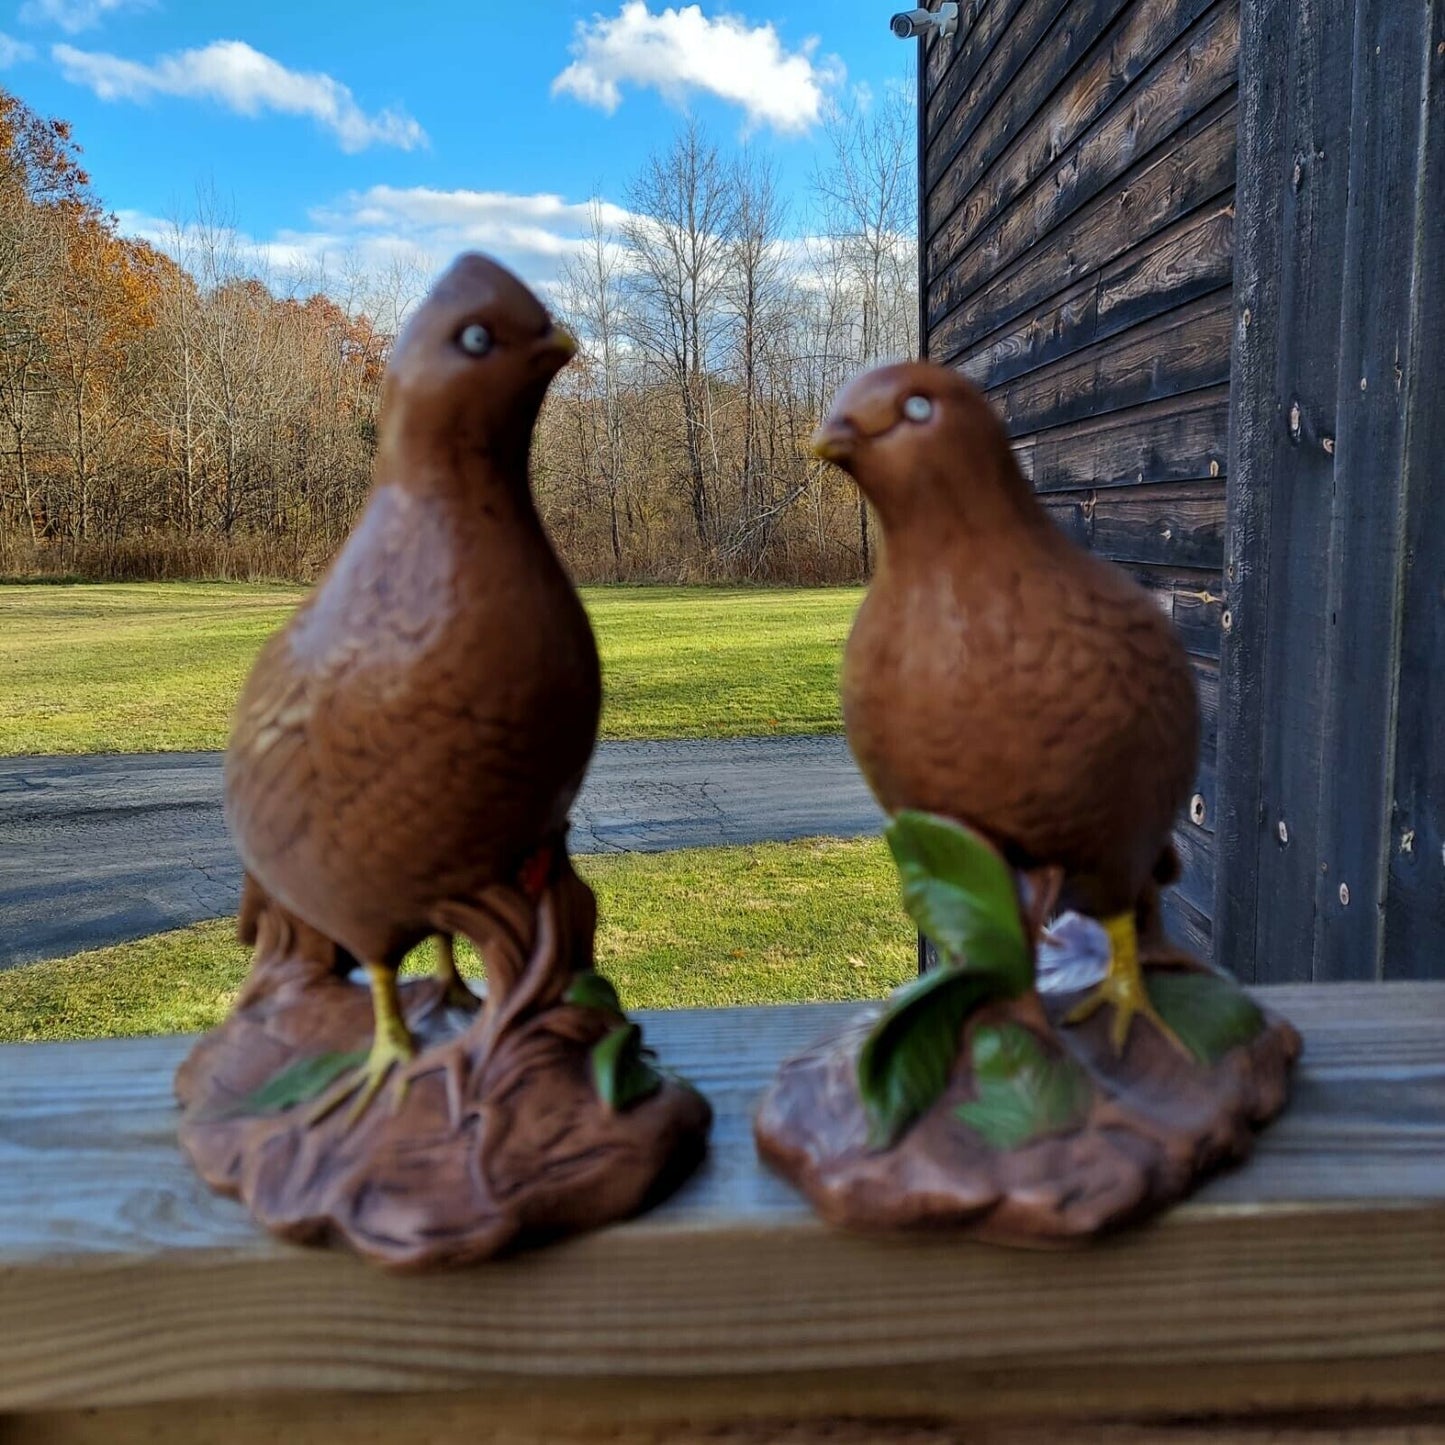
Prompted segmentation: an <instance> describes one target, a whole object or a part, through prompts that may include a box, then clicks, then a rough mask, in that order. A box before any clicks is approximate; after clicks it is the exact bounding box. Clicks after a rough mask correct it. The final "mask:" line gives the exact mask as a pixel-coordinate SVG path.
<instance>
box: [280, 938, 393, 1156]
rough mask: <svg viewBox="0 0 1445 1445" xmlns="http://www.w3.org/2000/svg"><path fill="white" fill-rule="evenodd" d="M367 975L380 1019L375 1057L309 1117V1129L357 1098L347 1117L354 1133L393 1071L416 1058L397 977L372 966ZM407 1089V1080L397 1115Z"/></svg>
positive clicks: (374, 1043) (332, 1091)
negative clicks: (403, 1012)
mask: <svg viewBox="0 0 1445 1445" xmlns="http://www.w3.org/2000/svg"><path fill="white" fill-rule="evenodd" d="M366 971H367V973H368V974H369V975H370V977H371V996H372V1010H373V1012H374V1014H375V1018H376V1024H375V1028H374V1030H373V1033H372V1039H371V1053H370V1054H369V1055H368V1056H367V1060H366V1062H365V1063H364V1064H363V1065H362V1066H361V1067H360V1068H359V1069H356V1070H355V1071H354V1072H352V1073H350V1074H347V1075H345V1076H344V1077H343V1078H342V1079H341V1081H340V1082H339V1083H338V1084H336V1085H335V1086H334V1087H333V1088H332V1089H330V1090H329V1091H328V1092H327V1093H326V1094H325V1095H323V1096H322V1098H321V1099H320V1100H319V1101H318V1102H317V1103H316V1104H315V1105H314V1106H313V1107H312V1109H311V1112H310V1113H309V1114H307V1116H306V1123H307V1125H308V1126H310V1125H314V1124H319V1123H320V1122H321V1121H322V1120H323V1119H326V1118H329V1117H330V1116H331V1115H332V1114H334V1113H335V1112H336V1111H337V1110H338V1109H339V1108H340V1107H341V1106H342V1105H343V1104H344V1103H345V1102H346V1101H347V1100H348V1099H350V1098H351V1097H352V1096H353V1095H355V1096H356V1102H355V1103H354V1104H353V1105H352V1106H351V1110H350V1112H349V1113H348V1114H347V1116H346V1127H347V1128H348V1129H350V1128H351V1127H352V1126H353V1125H354V1124H355V1123H356V1121H357V1120H358V1119H360V1118H361V1116H362V1115H363V1114H364V1113H366V1111H367V1110H368V1109H369V1108H370V1107H371V1105H372V1103H373V1102H374V1101H375V1099H376V1096H377V1095H378V1094H379V1093H380V1092H381V1090H382V1088H383V1086H384V1085H385V1084H386V1081H387V1079H388V1078H390V1076H391V1072H392V1070H393V1069H395V1068H397V1067H398V1066H401V1067H405V1066H406V1065H407V1064H409V1063H410V1062H411V1061H412V1060H413V1059H414V1058H415V1057H416V1044H415V1043H414V1042H413V1041H412V1037H411V1031H410V1030H409V1029H408V1028H407V1026H406V1019H405V1018H404V1017H403V1016H402V1011H401V999H400V996H399V995H398V993H397V988H396V974H395V973H394V972H392V970H391V969H389V968H386V967H384V966H383V965H380V964H376V965H371V964H368V965H367V970H366ZM406 1087H407V1081H406V1079H405V1078H403V1079H401V1080H400V1081H399V1085H398V1087H397V1088H396V1089H395V1090H394V1097H393V1099H392V1105H391V1106H392V1111H393V1112H395V1111H396V1110H397V1109H399V1108H400V1107H401V1105H402V1101H403V1100H404V1099H405V1098H406Z"/></svg>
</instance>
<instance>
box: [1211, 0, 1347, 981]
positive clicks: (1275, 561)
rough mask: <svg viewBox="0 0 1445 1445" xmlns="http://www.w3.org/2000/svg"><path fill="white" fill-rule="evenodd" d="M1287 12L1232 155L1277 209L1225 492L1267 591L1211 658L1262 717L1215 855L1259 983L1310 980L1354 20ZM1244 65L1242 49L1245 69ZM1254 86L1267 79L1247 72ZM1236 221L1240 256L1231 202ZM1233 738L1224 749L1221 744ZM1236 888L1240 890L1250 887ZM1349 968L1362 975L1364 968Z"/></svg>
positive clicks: (1245, 602) (1247, 340)
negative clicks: (1251, 126)
mask: <svg viewBox="0 0 1445 1445" xmlns="http://www.w3.org/2000/svg"><path fill="white" fill-rule="evenodd" d="M1271 3H1272V0H1271ZM1286 8H1287V10H1288V11H1289V12H1291V14H1292V16H1293V20H1292V22H1291V21H1286V22H1285V23H1284V26H1283V30H1282V33H1281V34H1280V35H1279V37H1278V41H1277V43H1281V44H1283V45H1284V47H1285V49H1284V51H1283V52H1282V53H1276V54H1275V55H1272V56H1270V57H1268V59H1266V58H1265V57H1263V56H1258V57H1253V59H1254V61H1255V63H1256V64H1257V65H1265V64H1268V65H1270V66H1280V65H1281V64H1282V62H1283V60H1284V58H1285V57H1288V63H1289V75H1290V85H1289V88H1288V89H1287V90H1286V92H1285V96H1284V113H1283V116H1282V118H1281V119H1280V121H1279V124H1278V126H1277V127H1275V128H1272V129H1271V131H1270V132H1269V134H1268V137H1267V138H1266V136H1265V135H1263V134H1261V135H1257V136H1256V138H1255V139H1254V140H1252V141H1251V142H1250V151H1249V154H1248V155H1243V154H1242V155H1241V158H1240V180H1241V186H1242V185H1243V181H1244V177H1245V174H1246V172H1253V173H1254V177H1253V178H1252V185H1253V184H1255V183H1257V184H1258V185H1260V186H1265V187H1270V188H1273V189H1274V190H1275V191H1276V192H1277V193H1278V195H1279V197H1280V198H1281V203H1280V204H1277V205H1276V204H1271V203H1269V202H1266V201H1262V200H1261V199H1259V198H1258V197H1254V198H1252V200H1251V205H1252V207H1253V208H1254V209H1255V211H1256V212H1257V213H1258V212H1262V215H1261V214H1257V215H1256V216H1255V217H1253V218H1252V220H1251V223H1250V229H1251V234H1252V237H1253V239H1254V241H1255V243H1256V244H1259V245H1263V246H1267V247H1268V249H1269V254H1268V256H1267V257H1256V258H1255V259H1254V263H1253V268H1252V273H1253V271H1254V270H1255V269H1257V268H1260V267H1269V268H1273V269H1276V270H1277V271H1278V273H1279V283H1278V287H1277V290H1275V289H1273V288H1272V289H1271V291H1268V292H1266V291H1264V290H1262V288H1261V285H1260V282H1259V281H1258V280H1255V281H1254V283H1253V284H1252V285H1250V286H1249V287H1248V289H1247V290H1246V292H1245V295H1244V298H1243V305H1244V306H1245V307H1246V308H1247V309H1248V310H1249V311H1250V324H1249V326H1248V327H1247V328H1245V329H1244V341H1243V345H1242V347H1241V353H1240V358H1239V360H1240V365H1241V366H1242V371H1241V372H1240V375H1239V377H1238V379H1237V380H1236V383H1235V385H1236V389H1237V391H1238V403H1237V405H1238V407H1239V408H1243V409H1248V410H1249V411H1250V412H1251V415H1250V416H1249V417H1248V418H1246V417H1244V416H1240V415H1239V413H1238V411H1237V413H1236V414H1237V416H1238V420H1237V422H1236V426H1237V427H1238V428H1239V430H1240V435H1241V438H1246V437H1247V438H1248V439H1249V447H1250V449H1251V451H1252V452H1253V453H1254V454H1252V455H1247V454H1246V451H1245V448H1244V447H1243V446H1241V450H1240V455H1239V459H1238V463H1237V465H1239V466H1243V467H1244V468H1245V472H1244V475H1243V476H1236V495H1237V496H1239V497H1241V498H1242V497H1243V496H1244V495H1245V494H1247V493H1249V492H1251V491H1253V490H1254V489H1256V488H1260V489H1266V488H1267V489H1268V492H1269V494H1270V502H1269V508H1270V518H1269V527H1270V534H1271V536H1272V537H1275V538H1278V545H1269V547H1268V551H1267V552H1259V551H1257V550H1255V551H1252V544H1253V546H1254V547H1256V548H1257V546H1258V540H1259V533H1258V532H1257V531H1254V530H1253V529H1255V528H1257V526H1258V520H1259V519H1258V514H1257V512H1255V513H1251V512H1249V511H1245V512H1244V513H1243V514H1242V515H1241V517H1240V521H1239V528H1238V529H1239V531H1240V539H1239V546H1238V547H1237V548H1236V549H1235V550H1234V551H1233V553H1232V557H1233V560H1234V563H1235V571H1236V576H1237V577H1238V575H1239V574H1241V573H1242V572H1246V571H1249V570H1250V569H1251V568H1261V567H1263V568H1267V570H1268V575H1269V587H1268V591H1267V593H1265V594H1264V596H1263V599H1262V605H1263V620H1262V621H1258V620H1256V619H1252V618H1251V617H1250V616H1249V614H1250V613H1251V611H1253V610H1254V609H1255V608H1257V607H1259V606H1260V605H1261V604H1260V601H1259V600H1257V599H1253V598H1251V597H1249V596H1247V595H1245V594H1244V593H1243V592H1240V593H1239V594H1238V596H1236V590H1231V592H1230V601H1229V610H1230V612H1231V619H1232V621H1234V622H1235V623H1236V626H1235V628H1234V629H1232V632H1231V640H1232V639H1233V638H1240V640H1241V642H1247V643H1249V644H1250V646H1249V647H1248V649H1247V650H1245V649H1244V648H1242V647H1240V646H1235V647H1233V648H1231V646H1230V645H1229V643H1228V642H1227V643H1226V646H1225V651H1224V675H1225V676H1226V678H1229V677H1232V676H1238V677H1240V678H1241V679H1243V678H1245V677H1248V678H1250V679H1251V682H1250V686H1251V687H1252V688H1253V689H1255V692H1254V706H1255V707H1256V708H1259V709H1264V708H1266V707H1267V709H1268V711H1267V712H1264V713H1262V714H1261V716H1259V717H1256V718H1255V719H1254V722H1253V726H1252V729H1251V731H1252V733H1253V738H1254V741H1253V744H1252V745H1253V746H1254V747H1256V748H1259V749H1260V754H1261V758H1262V763H1261V769H1260V775H1259V789H1258V796H1257V798H1256V799H1255V800H1254V803H1253V805H1252V806H1245V805H1242V806H1240V807H1238V808H1236V809H1234V810H1232V813H1231V816H1230V819H1229V833H1228V835H1222V836H1221V846H1222V848H1223V849H1224V850H1225V851H1224V852H1223V853H1222V854H1221V857H1224V856H1228V854H1230V853H1232V852H1234V851H1235V850H1236V849H1238V850H1240V851H1239V853H1238V866H1236V867H1232V868H1231V869H1230V877H1231V879H1234V880H1235V881H1239V878H1238V875H1239V874H1240V873H1241V872H1242V871H1244V870H1246V869H1248V868H1250V866H1251V863H1250V858H1249V854H1250V842H1251V840H1252V842H1253V853H1252V865H1253V872H1254V875H1255V877H1256V878H1257V887H1258V890H1259V896H1260V898H1261V899H1266V898H1267V899H1268V900H1269V906H1268V907H1263V906H1261V907H1259V908H1258V910H1257V917H1256V921H1255V935H1254V946H1253V950H1252V952H1253V953H1254V954H1255V955H1256V956H1257V957H1258V958H1259V959H1260V960H1261V964H1260V966H1261V967H1268V968H1270V969H1273V970H1280V969H1284V970H1287V971H1286V972H1283V973H1280V972H1274V973H1268V974H1260V975H1259V976H1260V977H1270V978H1275V979H1283V978H1309V977H1311V976H1312V974H1313V936H1314V911H1315V881H1316V878H1315V875H1316V870H1317V869H1318V866H1319V784H1320V762H1321V760H1320V756H1319V750H1318V742H1319V736H1320V726H1321V720H1322V708H1323V705H1324V688H1325V680H1326V670H1327V662H1326V659H1327V655H1328V647H1329V628H1328V619H1327V617H1326V615H1325V613H1324V611H1323V609H1322V608H1321V607H1320V605H1319V599H1320V597H1321V596H1322V587H1323V584H1324V580H1325V571H1324V569H1325V568H1326V567H1327V566H1328V559H1329V555H1330V537H1331V525H1330V521H1331V517H1330V513H1331V506H1330V498H1331V494H1332V492H1333V488H1334V481H1335V458H1334V454H1333V438H1334V436H1335V433H1336V430H1337V425H1336V416H1335V411H1336V398H1337V392H1338V385H1339V375H1340V372H1339V321H1340V308H1341V304H1342V300H1343V292H1344V272H1343V267H1342V260H1343V254H1344V236H1345V225H1346V218H1347V215H1348V180H1349V126H1350V117H1349V109H1348V107H1347V106H1344V105H1341V104H1340V97H1341V96H1342V95H1346V94H1348V93H1349V90H1350V71H1351V68H1352V59H1353V53H1354V45H1353V31H1354V27H1353V15H1352V14H1348V13H1346V6H1345V5H1343V4H1341V3H1336V0H1330V3H1327V4H1324V5H1320V6H1312V7H1310V8H1309V9H1300V10H1297V11H1296V10H1295V7H1293V6H1292V5H1291V6H1288V7H1286ZM1251 59H1252V57H1251V56H1250V55H1249V52H1248V50H1246V64H1249V63H1250V62H1251ZM1256 81H1257V82H1258V83H1261V84H1263V83H1270V84H1273V82H1272V81H1271V82H1265V81H1264V80H1263V79H1262V78H1260V77H1258V76H1257V77H1256ZM1243 88H1244V89H1246V90H1247V89H1248V83H1246V85H1245V86H1244V87H1243ZM1239 210H1240V218H1241V234H1240V237H1239V244H1240V245H1241V247H1242V245H1243V234H1244V232H1243V228H1244V225H1245V222H1244V214H1245V204H1244V200H1243V198H1241V199H1240V201H1239ZM1236 289H1238V280H1236ZM1270 312H1274V313H1275V314H1272V315H1271V314H1269V313H1270ZM1327 443H1328V445H1327ZM1233 474H1234V473H1233V471H1232V475H1233ZM1246 554H1250V555H1246ZM1240 624H1242V628H1241V626H1240ZM1265 718H1267V720H1268V721H1267V725H1265V726H1261V723H1262V722H1263V720H1264V719H1265ZM1233 741H1235V739H1233V738H1231V739H1230V740H1229V741H1226V744H1225V747H1226V749H1228V748H1229V747H1230V746H1231V743H1232V742H1233ZM1237 742H1238V748H1239V751H1241V752H1243V751H1244V750H1246V749H1247V748H1248V747H1249V746H1250V745H1251V744H1250V741H1249V739H1248V738H1247V737H1245V736H1243V735H1240V736H1238V738H1237ZM1222 757H1223V758H1224V775H1225V776H1226V777H1228V776H1229V773H1230V770H1231V769H1232V768H1233V767H1234V766H1235V762H1234V760H1233V758H1234V754H1233V753H1231V752H1229V751H1225V752H1223V753H1222ZM1245 766H1247V764H1246V765H1245ZM1222 821H1224V820H1222ZM1231 886H1233V885H1232V884H1231ZM1243 886H1244V887H1245V888H1247V889H1250V890H1252V889H1253V888H1254V886H1255V884H1254V883H1248V884H1245V885H1243ZM1236 947H1238V948H1239V951H1240V952H1241V954H1243V953H1244V952H1245V948H1244V947H1243V946H1242V945H1238V944H1237V945H1236ZM1362 962H1363V963H1364V964H1365V966H1366V967H1373V963H1372V961H1365V960H1362Z"/></svg>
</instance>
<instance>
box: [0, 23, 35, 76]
mask: <svg viewBox="0 0 1445 1445" xmlns="http://www.w3.org/2000/svg"><path fill="white" fill-rule="evenodd" d="M34 56H35V48H34V46H31V45H27V44H26V43H25V42H24V41H23V40H16V39H15V37H14V36H12V35H7V34H6V33H5V32H4V31H3V30H0V70H8V69H9V68H10V66H12V65H19V64H20V62H21V61H22V60H31V59H33V58H34Z"/></svg>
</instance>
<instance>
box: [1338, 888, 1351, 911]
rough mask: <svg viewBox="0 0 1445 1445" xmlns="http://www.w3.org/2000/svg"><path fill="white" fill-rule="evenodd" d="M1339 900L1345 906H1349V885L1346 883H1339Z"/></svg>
mask: <svg viewBox="0 0 1445 1445" xmlns="http://www.w3.org/2000/svg"><path fill="white" fill-rule="evenodd" d="M1340 902H1341V903H1343V904H1344V905H1345V907H1346V908H1348V907H1349V906H1350V885H1349V884H1348V883H1341V884H1340Z"/></svg>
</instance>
